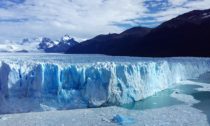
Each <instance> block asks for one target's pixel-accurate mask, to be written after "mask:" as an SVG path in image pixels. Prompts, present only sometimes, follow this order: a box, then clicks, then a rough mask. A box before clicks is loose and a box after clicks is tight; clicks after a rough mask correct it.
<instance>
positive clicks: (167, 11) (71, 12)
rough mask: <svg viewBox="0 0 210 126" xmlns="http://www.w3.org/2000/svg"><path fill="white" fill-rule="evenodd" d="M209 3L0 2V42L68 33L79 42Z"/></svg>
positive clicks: (163, 0)
mask: <svg viewBox="0 0 210 126" xmlns="http://www.w3.org/2000/svg"><path fill="white" fill-rule="evenodd" d="M206 8H210V1H209V0H1V1H0V40H6V39H11V40H18V39H21V38H24V37H36V36H46V37H51V38H53V39H59V37H60V36H62V35H64V34H66V33H67V34H70V35H71V36H73V37H76V38H79V39H85V38H91V37H94V36H95V35H98V34H106V33H110V32H112V33H113V32H116V33H119V32H121V31H123V30H124V29H126V28H129V27H133V26H137V25H143V26H150V27H154V26H156V25H158V24H160V23H161V22H163V21H166V20H168V19H171V18H173V17H175V16H177V15H179V14H181V13H185V12H187V11H190V10H193V9H206Z"/></svg>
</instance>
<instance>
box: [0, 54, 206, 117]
mask: <svg viewBox="0 0 210 126" xmlns="http://www.w3.org/2000/svg"><path fill="white" fill-rule="evenodd" d="M208 71H210V59H209V58H192V57H189V58H181V57H180V58H134V57H111V56H104V55H93V56H88V55H66V54H9V55H8V54H7V55H6V54H0V101H1V102H0V113H12V112H26V111H44V110H49V109H51V108H52V109H73V108H85V107H100V106H108V105H121V104H125V103H130V102H135V101H139V100H141V99H144V98H146V97H148V96H151V95H154V94H155V93H157V92H159V91H162V90H164V89H167V88H169V87H171V86H173V85H175V84H176V83H179V82H180V81H182V80H186V79H192V78H196V77H198V76H199V75H201V74H203V73H206V72H208Z"/></svg>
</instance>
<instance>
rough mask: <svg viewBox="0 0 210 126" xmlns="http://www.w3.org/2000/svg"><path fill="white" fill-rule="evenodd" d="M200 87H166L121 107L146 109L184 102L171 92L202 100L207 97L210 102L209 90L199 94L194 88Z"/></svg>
mask: <svg viewBox="0 0 210 126" xmlns="http://www.w3.org/2000/svg"><path fill="white" fill-rule="evenodd" d="M200 87H201V86H198V85H179V86H176V87H174V88H170V89H166V90H164V91H162V92H159V93H157V94H156V95H154V96H151V97H148V98H146V99H144V100H141V101H138V102H135V103H130V104H124V105H122V107H124V108H127V109H135V110H146V109H154V108H161V107H169V106H172V105H179V104H185V103H184V102H182V101H179V100H177V99H176V98H173V97H171V94H172V93H181V94H187V95H192V96H194V97H196V99H197V100H202V99H204V98H205V99H209V103H210V92H208V93H205V94H204V93H201V94H199V91H197V90H196V88H200ZM209 105H210V104H209ZM209 108H210V106H209Z"/></svg>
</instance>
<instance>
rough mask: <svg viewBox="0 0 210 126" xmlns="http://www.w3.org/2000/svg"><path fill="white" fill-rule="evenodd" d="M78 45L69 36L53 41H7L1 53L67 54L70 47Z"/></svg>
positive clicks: (46, 39)
mask: <svg viewBox="0 0 210 126" xmlns="http://www.w3.org/2000/svg"><path fill="white" fill-rule="evenodd" d="M76 44H78V42H76V41H75V40H74V39H73V38H71V37H70V36H69V35H64V36H63V37H61V39H60V40H51V39H50V38H47V37H37V38H24V39H23V40H22V41H20V42H13V41H9V40H7V41H5V42H1V43H0V52H47V53H51V52H55V53H56V52H60V53H62V52H66V51H67V50H68V49H69V48H70V47H73V46H74V45H76Z"/></svg>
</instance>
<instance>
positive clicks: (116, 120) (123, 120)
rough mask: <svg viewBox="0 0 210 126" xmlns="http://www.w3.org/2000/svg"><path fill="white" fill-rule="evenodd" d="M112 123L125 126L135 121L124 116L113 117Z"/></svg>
mask: <svg viewBox="0 0 210 126" xmlns="http://www.w3.org/2000/svg"><path fill="white" fill-rule="evenodd" d="M112 121H113V122H114V123H117V124H120V125H126V124H133V123H135V119H134V118H132V117H129V116H125V115H116V116H114V117H113V119H112Z"/></svg>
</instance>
